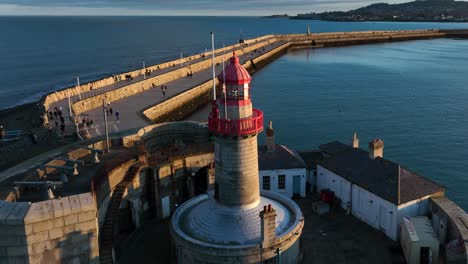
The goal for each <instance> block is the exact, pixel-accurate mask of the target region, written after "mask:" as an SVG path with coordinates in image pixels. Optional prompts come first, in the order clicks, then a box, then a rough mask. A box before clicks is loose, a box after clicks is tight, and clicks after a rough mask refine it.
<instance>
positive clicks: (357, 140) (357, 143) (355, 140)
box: [353, 132, 359, 149]
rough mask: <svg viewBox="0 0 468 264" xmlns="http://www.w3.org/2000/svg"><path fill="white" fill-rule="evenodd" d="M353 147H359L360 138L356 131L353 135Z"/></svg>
mask: <svg viewBox="0 0 468 264" xmlns="http://www.w3.org/2000/svg"><path fill="white" fill-rule="evenodd" d="M353 148H355V149H357V148H359V139H358V138H357V135H356V132H354V135H353Z"/></svg>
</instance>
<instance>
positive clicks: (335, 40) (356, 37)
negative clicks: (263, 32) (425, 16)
mask: <svg viewBox="0 0 468 264" xmlns="http://www.w3.org/2000/svg"><path fill="white" fill-rule="evenodd" d="M440 37H447V33H446V32H443V31H439V30H403V31H360V32H336V33H319V34H310V35H304V34H303V35H300V34H296V35H279V36H277V38H278V39H280V40H283V41H289V42H291V44H292V45H295V46H307V45H309V46H310V45H314V46H317V47H321V46H325V47H329V46H340V45H353V44H366V43H379V42H391V41H403V40H413V39H429V38H440Z"/></svg>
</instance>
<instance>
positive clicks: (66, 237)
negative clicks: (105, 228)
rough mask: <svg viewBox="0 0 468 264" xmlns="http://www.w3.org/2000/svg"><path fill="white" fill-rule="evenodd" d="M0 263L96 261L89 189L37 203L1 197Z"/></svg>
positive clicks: (95, 231)
mask: <svg viewBox="0 0 468 264" xmlns="http://www.w3.org/2000/svg"><path fill="white" fill-rule="evenodd" d="M0 233H1V234H2V235H1V236H0V263H30V264H34V263H98V262H99V260H98V258H99V245H98V227H97V218H96V206H95V202H94V199H93V196H92V194H91V193H83V194H78V195H73V196H68V197H62V198H58V199H52V200H47V201H42V202H38V203H32V204H31V203H10V202H4V201H0Z"/></svg>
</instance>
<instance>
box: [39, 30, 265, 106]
mask: <svg viewBox="0 0 468 264" xmlns="http://www.w3.org/2000/svg"><path fill="white" fill-rule="evenodd" d="M272 37H273V35H265V36H261V37H258V38H254V39H249V40H245V43H247V44H249V45H250V44H254V43H257V42H261V41H264V40H266V39H269V38H272ZM233 46H236V45H231V46H227V47H224V48H221V49H217V50H216V52H223V51H230V50H232V48H233ZM210 55H211V51H207V52H204V53H201V54H196V55H192V56H188V57H185V58H182V59H176V60H172V61H168V62H163V63H160V64H156V65H152V66H148V67H146V69H148V70H150V71H152V72H154V71H157V70H161V69H166V68H170V67H174V65H176V66H177V65H180V64H181V63H190V62H191V61H192V60H195V59H199V58H209V56H210ZM141 74H143V69H138V70H134V71H130V72H125V73H121V74H117V75H115V76H112V77H107V78H104V79H100V80H96V81H93V82H89V83H85V84H82V85H81V86H80V87H77V86H73V87H69V88H64V89H62V90H59V91H55V92H53V93H51V94H48V95H46V96H44V97H43V98H42V99H41V104H42V105H43V106H44V109H49V106H50V105H51V104H53V103H55V102H58V101H60V100H63V99H66V98H68V96H77V95H78V94H80V93H84V92H88V91H90V90H91V89H92V90H98V89H100V88H103V87H106V86H108V85H112V84H114V83H115V82H116V81H119V80H124V79H125V76H128V75H129V76H131V77H136V76H139V75H141Z"/></svg>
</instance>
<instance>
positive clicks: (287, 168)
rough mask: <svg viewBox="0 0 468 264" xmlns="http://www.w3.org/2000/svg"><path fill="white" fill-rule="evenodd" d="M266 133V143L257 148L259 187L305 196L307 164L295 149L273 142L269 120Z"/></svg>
mask: <svg viewBox="0 0 468 264" xmlns="http://www.w3.org/2000/svg"><path fill="white" fill-rule="evenodd" d="M266 134H267V135H266V145H265V146H260V147H259V148H258V167H259V170H260V171H259V176H260V189H261V190H262V191H272V192H275V193H278V194H283V195H286V196H287V197H293V196H300V197H305V196H306V182H307V169H306V168H307V166H306V164H305V162H304V160H302V158H301V156H299V154H298V153H297V152H296V151H294V150H291V149H289V148H288V147H286V146H283V145H279V144H275V141H274V131H273V128H272V125H271V122H269V128H267V131H266Z"/></svg>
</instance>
